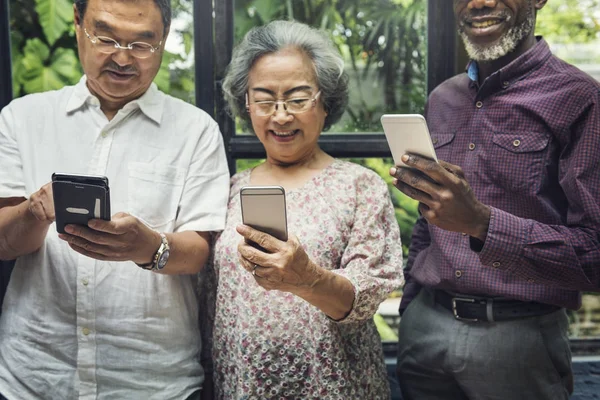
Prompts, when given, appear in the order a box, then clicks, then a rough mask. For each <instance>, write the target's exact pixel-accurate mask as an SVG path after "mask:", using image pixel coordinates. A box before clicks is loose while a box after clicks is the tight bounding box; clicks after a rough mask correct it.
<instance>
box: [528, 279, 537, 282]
mask: <svg viewBox="0 0 600 400" xmlns="http://www.w3.org/2000/svg"><path fill="white" fill-rule="evenodd" d="M527 282H529V283H535V279H527Z"/></svg>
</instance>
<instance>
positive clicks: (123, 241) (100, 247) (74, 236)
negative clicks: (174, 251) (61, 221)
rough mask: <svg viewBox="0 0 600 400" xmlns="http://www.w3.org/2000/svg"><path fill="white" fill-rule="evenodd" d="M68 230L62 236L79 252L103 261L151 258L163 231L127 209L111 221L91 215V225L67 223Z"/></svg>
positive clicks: (66, 228)
mask: <svg viewBox="0 0 600 400" xmlns="http://www.w3.org/2000/svg"><path fill="white" fill-rule="evenodd" d="M65 232H67V234H60V235H59V237H60V238H61V239H63V240H65V241H66V242H68V243H69V246H71V248H72V249H73V250H75V251H76V252H78V253H81V254H83V255H84V256H88V257H91V258H94V259H96V260H102V261H133V262H135V263H138V264H146V263H149V262H150V261H152V257H153V256H154V254H155V253H156V250H157V249H158V248H159V247H160V242H161V238H160V234H159V233H158V232H155V231H153V230H152V229H150V228H148V227H147V226H146V225H144V224H143V223H142V222H141V221H140V220H138V219H137V218H135V217H134V216H132V215H129V214H126V213H117V214H115V215H114V216H113V217H112V220H111V221H104V220H100V219H92V220H90V221H89V223H88V226H87V227H86V226H81V225H67V226H65Z"/></svg>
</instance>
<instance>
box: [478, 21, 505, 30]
mask: <svg viewBox="0 0 600 400" xmlns="http://www.w3.org/2000/svg"><path fill="white" fill-rule="evenodd" d="M501 23H502V20H499V19H490V20H487V21H473V22H471V26H472V27H473V28H475V29H483V28H489V27H490V26H494V25H500V24H501Z"/></svg>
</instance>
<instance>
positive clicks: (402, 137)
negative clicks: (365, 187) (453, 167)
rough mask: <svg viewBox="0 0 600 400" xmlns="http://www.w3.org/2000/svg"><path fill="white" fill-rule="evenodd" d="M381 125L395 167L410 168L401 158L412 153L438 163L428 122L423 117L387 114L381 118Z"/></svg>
mask: <svg viewBox="0 0 600 400" xmlns="http://www.w3.org/2000/svg"><path fill="white" fill-rule="evenodd" d="M381 125H382V126H383V131H384V133H385V137H386V139H387V142H388V145H389V146H390V151H391V152H392V157H393V158H394V164H395V165H397V166H402V167H406V168H408V166H407V165H406V164H404V163H403V162H402V159H401V157H402V156H403V155H404V154H411V153H412V154H417V155H420V156H422V157H425V158H429V159H432V160H434V161H436V162H437V156H436V154H435V149H434V147H433V143H432V142H431V136H430V135H429V129H427V122H425V118H423V116H422V115H419V114H385V115H383V116H382V117H381Z"/></svg>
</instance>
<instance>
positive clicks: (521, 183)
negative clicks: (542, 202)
mask: <svg viewBox="0 0 600 400" xmlns="http://www.w3.org/2000/svg"><path fill="white" fill-rule="evenodd" d="M492 142H493V146H492V154H488V156H487V157H485V160H484V165H486V168H485V170H486V171H487V173H488V174H489V176H490V177H491V178H492V179H493V181H494V182H495V183H496V184H499V185H501V186H503V187H505V188H506V189H510V190H519V191H527V192H530V193H531V191H533V192H536V191H537V189H538V188H539V186H540V184H541V175H542V171H543V166H544V161H545V159H546V156H547V153H548V152H547V149H548V143H549V142H550V136H549V135H548V134H546V133H544V132H527V133H517V132H515V133H508V132H494V133H493V136H492Z"/></svg>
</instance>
